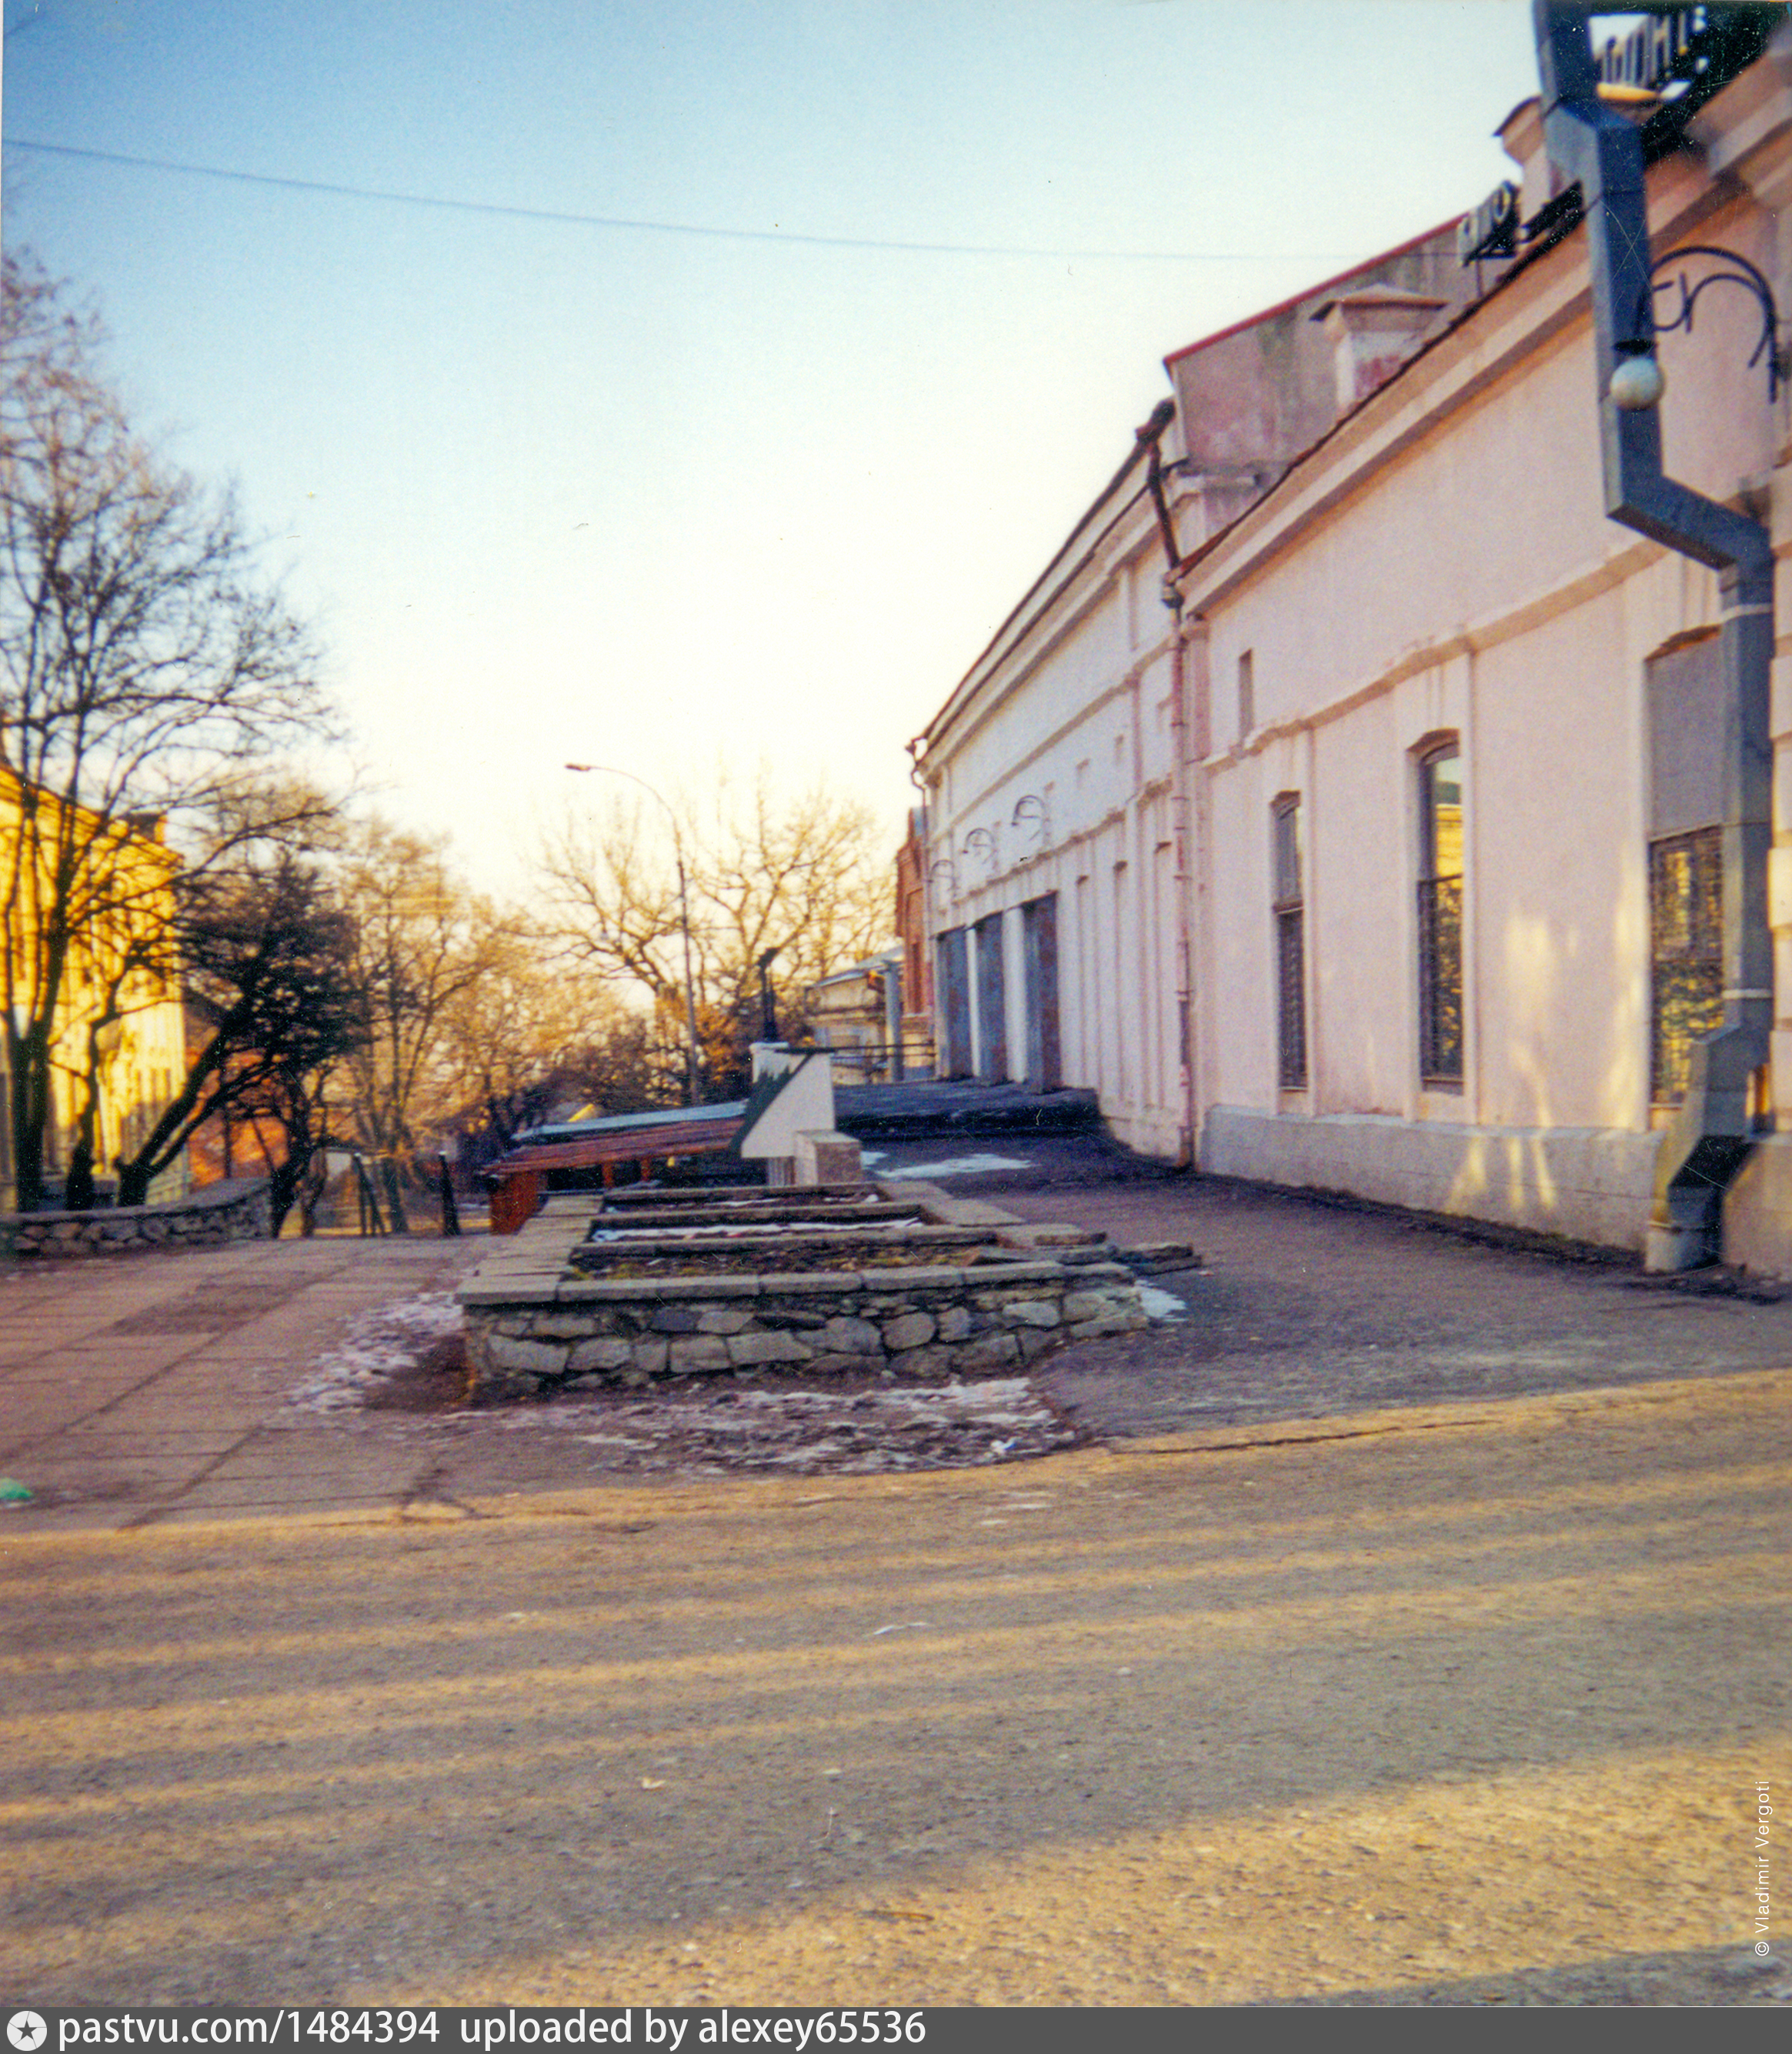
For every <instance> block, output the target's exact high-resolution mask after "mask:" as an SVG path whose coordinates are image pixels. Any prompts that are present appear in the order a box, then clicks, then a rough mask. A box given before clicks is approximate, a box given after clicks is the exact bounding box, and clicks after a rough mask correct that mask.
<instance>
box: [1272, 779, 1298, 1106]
mask: <svg viewBox="0 0 1792 2054" xmlns="http://www.w3.org/2000/svg"><path fill="white" fill-rule="evenodd" d="M1271 820H1272V824H1273V828H1274V860H1275V903H1274V914H1275V971H1276V1079H1277V1082H1278V1084H1280V1085H1281V1087H1282V1090H1284V1091H1301V1090H1303V1089H1304V1088H1306V900H1305V899H1304V898H1303V896H1302V889H1301V802H1300V799H1299V797H1298V794H1294V793H1290V794H1289V795H1287V796H1286V797H1282V798H1279V799H1278V800H1277V801H1276V802H1275V805H1274V809H1273V812H1272V814H1271Z"/></svg>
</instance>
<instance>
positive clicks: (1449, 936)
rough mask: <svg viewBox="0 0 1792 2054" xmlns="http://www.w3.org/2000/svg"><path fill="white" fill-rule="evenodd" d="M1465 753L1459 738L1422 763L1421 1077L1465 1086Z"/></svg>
mask: <svg viewBox="0 0 1792 2054" xmlns="http://www.w3.org/2000/svg"><path fill="white" fill-rule="evenodd" d="M1462 886H1463V833H1462V750H1461V746H1460V745H1459V743H1458V742H1457V740H1456V738H1455V736H1454V735H1451V736H1448V737H1447V738H1444V739H1443V740H1440V741H1439V742H1434V743H1433V744H1432V746H1430V747H1429V748H1428V749H1427V750H1424V753H1423V754H1421V755H1420V758H1419V1074H1420V1078H1421V1080H1423V1081H1424V1083H1426V1084H1437V1085H1440V1086H1442V1087H1443V1088H1445V1089H1451V1088H1455V1086H1457V1085H1459V1084H1461V1082H1462V1078H1463V1029H1462V1020H1463V1005H1462Z"/></svg>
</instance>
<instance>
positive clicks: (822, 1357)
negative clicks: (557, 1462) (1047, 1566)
mask: <svg viewBox="0 0 1792 2054" xmlns="http://www.w3.org/2000/svg"><path fill="white" fill-rule="evenodd" d="M589 1218H590V1209H589V1207H583V1208H577V1209H575V1208H574V1207H573V1206H570V1205H569V1204H568V1203H567V1202H566V1201H564V1200H562V1201H559V1202H553V1201H550V1202H549V1207H548V1210H546V1211H545V1212H544V1213H542V1214H538V1216H537V1218H535V1219H534V1220H532V1221H531V1222H530V1224H529V1226H527V1227H526V1228H525V1229H524V1230H523V1232H522V1234H519V1235H518V1237H517V1238H516V1240H515V1241H514V1242H512V1243H511V1244H510V1247H509V1249H506V1250H505V1251H504V1252H503V1253H500V1254H498V1255H495V1256H494V1257H490V1258H488V1260H487V1261H486V1262H484V1263H482V1265H480V1268H479V1272H478V1273H477V1275H476V1276H475V1277H473V1278H471V1280H469V1281H468V1282H467V1283H466V1284H464V1285H462V1287H461V1289H460V1292H459V1297H460V1300H461V1304H462V1307H463V1314H464V1317H465V1321H466V1336H467V1364H468V1367H469V1368H470V1369H471V1371H472V1379H473V1389H474V1391H475V1392H476V1394H477V1395H479V1396H480V1397H482V1398H487V1399H518V1398H529V1397H534V1396H536V1395H545V1394H547V1393H549V1392H551V1391H555V1390H558V1389H580V1388H590V1387H598V1386H603V1385H622V1386H634V1387H640V1386H641V1385H644V1384H648V1383H652V1382H654V1381H655V1380H656V1379H660V1378H662V1377H670V1376H693V1375H695V1376H715V1375H754V1373H756V1372H758V1371H764V1370H773V1371H779V1372H782V1373H789V1372H792V1371H794V1372H796V1373H798V1374H809V1373H812V1374H814V1375H818V1376H830V1375H848V1374H850V1373H852V1372H854V1371H859V1372H863V1371H872V1372H878V1371H891V1372H892V1373H894V1374H898V1375H902V1376H904V1377H910V1378H913V1379H916V1380H918V1381H922V1382H937V1383H943V1382H945V1381H947V1379H951V1378H952V1377H955V1376H988V1375H994V1374H996V1373H998V1372H999V1371H1002V1370H1003V1369H1006V1368H1011V1367H1014V1366H1016V1365H1018V1364H1022V1363H1029V1362H1031V1361H1034V1360H1035V1359H1037V1358H1038V1356H1041V1355H1042V1354H1044V1353H1045V1352H1046V1351H1047V1350H1049V1349H1050V1348H1054V1347H1055V1346H1057V1345H1059V1344H1061V1343H1064V1342H1066V1341H1072V1340H1089V1339H1092V1338H1093V1337H1094V1336H1097V1335H1104V1334H1117V1333H1128V1332H1132V1331H1133V1330H1135V1329H1136V1328H1140V1327H1143V1326H1144V1325H1145V1324H1148V1322H1147V1319H1146V1316H1145V1313H1144V1308H1143V1307H1142V1306H1141V1304H1140V1299H1139V1288H1138V1285H1137V1284H1136V1282H1135V1281H1134V1279H1133V1277H1132V1272H1131V1271H1130V1270H1129V1269H1127V1268H1126V1267H1125V1266H1124V1265H1123V1264H1120V1263H1117V1262H1111V1261H1104V1260H1101V1251H1100V1250H1099V1249H1091V1250H1089V1251H1087V1257H1093V1259H1086V1257H1085V1254H1084V1252H1083V1251H1078V1250H1066V1252H1065V1255H1064V1256H1063V1257H1054V1258H1052V1259H1048V1260H1039V1259H1030V1258H1029V1257H1027V1256H1026V1255H1025V1254H1024V1253H1017V1256H1016V1257H1015V1259H1014V1260H1013V1261H998V1262H988V1263H978V1264H975V1265H970V1266H967V1267H965V1268H962V1269H960V1268H957V1267H946V1266H942V1265H914V1266H911V1267H908V1268H904V1269H899V1268H891V1269H864V1270H845V1269H842V1270H829V1271H822V1272H814V1273H790V1272H785V1273H776V1272H768V1273H764V1274H762V1275H757V1276H711V1277H700V1276H691V1277H664V1278H653V1279H642V1278H620V1279H617V1280H616V1281H613V1282H605V1281H594V1280H592V1279H589V1278H586V1277H577V1275H576V1274H574V1273H569V1270H568V1267H567V1264H568V1258H569V1254H570V1251H571V1249H572V1247H573V1245H577V1243H579V1242H581V1241H582V1240H583V1239H584V1237H585V1229H586V1226H587V1225H588V1224H589Z"/></svg>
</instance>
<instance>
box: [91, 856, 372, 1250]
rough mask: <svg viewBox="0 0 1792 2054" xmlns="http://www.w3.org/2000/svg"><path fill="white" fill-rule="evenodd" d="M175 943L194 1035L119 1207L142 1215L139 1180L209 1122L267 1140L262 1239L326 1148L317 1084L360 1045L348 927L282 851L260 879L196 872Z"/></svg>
mask: <svg viewBox="0 0 1792 2054" xmlns="http://www.w3.org/2000/svg"><path fill="white" fill-rule="evenodd" d="M176 931H177V935H178V943H179V952H180V957H181V966H182V983H183V997H184V998H185V1001H186V1005H187V1010H188V1013H189V1016H190V1017H191V1018H192V1019H193V1020H195V1021H196V1022H198V1023H199V1025H200V1027H201V1029H202V1033H201V1036H200V1037H199V1041H198V1043H197V1045H196V1046H195V1049H194V1051H193V1055H192V1060H191V1063H190V1064H189V1066H188V1068H187V1074H186V1076H185V1077H184V1078H183V1080H182V1082H181V1084H180V1087H179V1090H178V1091H177V1092H175V1096H174V1097H173V1098H172V1099H171V1101H170V1102H169V1104H167V1106H166V1107H164V1108H163V1111H162V1112H161V1115H160V1118H159V1119H156V1122H155V1123H154V1124H153V1125H152V1127H150V1129H149V1131H148V1134H147V1135H145V1136H144V1139H143V1140H142V1142H141V1143H140V1146H139V1147H138V1148H137V1149H136V1151H135V1153H134V1154H133V1155H132V1157H131V1158H130V1159H129V1160H128V1161H127V1162H125V1163H122V1164H121V1165H120V1184H119V1198H120V1202H121V1203H123V1204H125V1205H136V1204H140V1203H141V1202H142V1200H143V1198H144V1194H145V1193H146V1192H147V1190H148V1186H149V1182H150V1180H151V1178H152V1177H154V1176H155V1175H156V1174H157V1172H158V1171H161V1170H163V1169H165V1168H166V1167H167V1165H168V1164H169V1163H171V1162H172V1161H173V1160H174V1159H175V1157H176V1156H177V1155H179V1152H180V1151H181V1150H182V1149H183V1147H185V1146H186V1145H187V1142H188V1141H189V1140H190V1139H191V1138H192V1136H193V1135H195V1133H196V1132H197V1131H199V1128H200V1127H203V1126H204V1125H205V1123H207V1121H208V1120H210V1119H213V1118H214V1117H215V1116H217V1115H219V1114H220V1113H224V1112H229V1113H232V1114H234V1115H238V1116H241V1117H242V1118H244V1119H246V1120H247V1121H248V1122H249V1123H250V1124H251V1125H252V1126H254V1127H256V1128H257V1129H258V1131H259V1130H260V1129H261V1127H262V1125H263V1124H264V1123H266V1124H268V1125H271V1126H273V1127H276V1128H278V1131H279V1134H280V1138H281V1144H282V1145H281V1147H280V1149H279V1151H278V1155H277V1154H276V1151H274V1150H273V1149H270V1148H269V1147H266V1143H265V1139H264V1146H263V1151H262V1152H263V1155H264V1157H265V1159H266V1160H268V1161H269V1162H270V1163H271V1164H272V1165H273V1182H274V1230H275V1231H276V1232H277V1233H278V1230H279V1224H280V1221H281V1220H282V1218H284V1217H285V1215H286V1212H287V1210H288V1209H289V1207H290V1206H291V1205H292V1202H293V1198H294V1197H295V1195H296V1194H297V1190H298V1189H299V1186H300V1185H301V1182H302V1180H303V1179H304V1178H305V1174H306V1172H307V1171H309V1168H310V1167H311V1165H312V1163H313V1159H314V1158H315V1157H316V1155H317V1153H318V1152H319V1151H321V1149H322V1148H323V1147H325V1146H326V1145H327V1143H328V1141H329V1138H330V1137H329V1135H328V1134H327V1133H326V1131H325V1125H324V1119H323V1113H322V1105H323V1092H322V1088H321V1084H322V1080H324V1079H325V1078H326V1077H327V1076H328V1075H329V1072H330V1070H331V1069H332V1068H333V1066H334V1065H336V1064H339V1063H341V1062H342V1061H343V1060H345V1059H347V1058H349V1057H352V1056H353V1055H354V1054H355V1053H357V1052H358V1051H359V1050H360V1049H362V1048H363V1047H364V1045H365V1043H366V1041H367V1038H368V1017H367V1002H366V994H365V993H364V990H362V988H361V986H360V983H359V982H358V980H357V977H356V962H355V933H354V926H353V923H352V920H351V919H349V915H348V914H347V913H346V912H345V911H344V910H343V908H342V907H341V905H340V903H337V900H336V899H335V898H334V896H333V893H332V891H331V890H330V888H329V884H328V883H327V882H326V881H325V879H324V878H323V877H322V876H321V875H320V873H319V872H318V870H317V867H316V866H315V865H314V864H310V863H307V862H306V861H305V860H302V859H301V858H300V857H298V856H296V855H295V854H294V853H293V852H292V851H291V850H289V849H281V850H279V851H278V852H277V853H276V855H275V856H274V860H273V861H272V862H271V864H268V865H266V866H265V867H263V866H258V865H254V864H247V865H239V866H237V867H236V868H233V869H232V870H231V871H230V872H229V873H228V874H225V873H222V872H217V871H210V872H199V873H196V874H195V875H193V876H188V877H185V878H183V879H182V880H181V881H180V884H179V914H178V919H177V927H176Z"/></svg>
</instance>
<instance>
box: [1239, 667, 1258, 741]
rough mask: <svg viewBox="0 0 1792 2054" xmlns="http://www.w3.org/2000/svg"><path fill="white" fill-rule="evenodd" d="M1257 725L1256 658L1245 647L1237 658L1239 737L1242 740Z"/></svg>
mask: <svg viewBox="0 0 1792 2054" xmlns="http://www.w3.org/2000/svg"><path fill="white" fill-rule="evenodd" d="M1256 725H1257V658H1256V652H1255V651H1254V650H1250V649H1247V650H1246V651H1244V653H1243V655H1241V656H1240V657H1239V741H1240V742H1243V741H1244V740H1245V739H1246V738H1247V737H1248V736H1249V734H1250V731H1251V730H1252V729H1253V728H1254V727H1255V726H1256Z"/></svg>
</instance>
